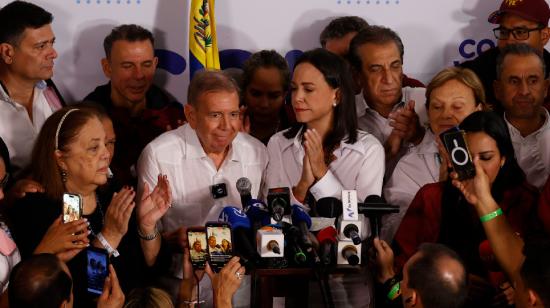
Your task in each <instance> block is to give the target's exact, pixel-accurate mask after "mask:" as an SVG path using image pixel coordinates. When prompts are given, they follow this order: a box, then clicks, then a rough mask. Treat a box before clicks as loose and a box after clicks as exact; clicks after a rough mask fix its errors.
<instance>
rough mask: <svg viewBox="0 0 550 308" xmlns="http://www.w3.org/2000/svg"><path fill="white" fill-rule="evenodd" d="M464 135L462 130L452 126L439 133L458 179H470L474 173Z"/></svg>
mask: <svg viewBox="0 0 550 308" xmlns="http://www.w3.org/2000/svg"><path fill="white" fill-rule="evenodd" d="M465 135H466V133H465V132H464V131H463V130H459V129H458V128H457V127H453V128H451V129H449V130H447V131H445V132H443V133H441V136H440V137H441V140H442V141H443V145H444V146H445V149H446V150H447V153H448V154H449V158H450V159H451V163H452V164H453V169H454V170H455V172H456V173H457V175H458V179H459V180H466V179H470V178H473V177H474V176H475V175H476V168H475V166H474V163H473V161H472V155H471V154H470V150H469V149H468V144H467V142H466V139H465Z"/></svg>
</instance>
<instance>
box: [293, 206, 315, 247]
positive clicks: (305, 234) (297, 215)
mask: <svg viewBox="0 0 550 308" xmlns="http://www.w3.org/2000/svg"><path fill="white" fill-rule="evenodd" d="M292 224H293V225H295V226H297V227H298V229H300V240H301V242H302V245H304V248H305V249H306V250H307V251H309V250H310V249H311V247H312V246H313V244H312V243H311V240H310V239H309V228H311V217H309V215H308V213H306V212H305V211H304V209H302V207H300V206H299V205H296V204H293V205H292Z"/></svg>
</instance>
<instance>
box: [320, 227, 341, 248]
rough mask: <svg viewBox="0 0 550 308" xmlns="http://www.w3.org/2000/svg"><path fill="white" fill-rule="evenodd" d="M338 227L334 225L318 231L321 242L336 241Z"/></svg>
mask: <svg viewBox="0 0 550 308" xmlns="http://www.w3.org/2000/svg"><path fill="white" fill-rule="evenodd" d="M336 233H337V232H336V228H334V227H333V226H330V227H326V228H323V229H321V230H320V231H319V233H317V240H318V241H319V243H321V244H322V243H326V242H329V243H336Z"/></svg>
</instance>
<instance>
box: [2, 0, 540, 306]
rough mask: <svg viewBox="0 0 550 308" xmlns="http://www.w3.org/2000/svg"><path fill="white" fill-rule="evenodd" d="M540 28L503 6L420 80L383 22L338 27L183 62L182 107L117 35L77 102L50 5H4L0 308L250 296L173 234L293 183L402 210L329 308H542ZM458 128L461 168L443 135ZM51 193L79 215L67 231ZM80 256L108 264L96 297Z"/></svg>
mask: <svg viewBox="0 0 550 308" xmlns="http://www.w3.org/2000/svg"><path fill="white" fill-rule="evenodd" d="M549 19H550V7H549V6H548V3H547V2H546V1H545V0H528V1H527V0H526V1H507V0H505V1H503V2H502V4H501V5H500V7H499V8H498V9H497V10H496V11H495V12H493V13H492V14H490V16H489V18H488V21H489V22H490V23H493V24H495V25H496V28H495V29H494V30H493V32H494V35H495V38H496V40H497V42H498V44H497V45H498V46H496V47H494V48H491V49H489V50H487V51H485V52H484V53H483V54H481V55H480V56H479V57H478V58H476V59H474V60H471V61H467V62H465V63H462V64H460V65H458V66H456V67H447V68H442V69H441V71H440V72H438V73H437V74H436V75H435V76H434V77H433V78H432V79H431V81H430V82H429V83H428V84H427V86H424V84H422V82H420V81H418V80H416V79H414V78H411V77H408V76H406V75H405V74H404V73H403V59H404V52H405V46H404V44H403V42H402V40H401V38H400V37H399V35H398V34H397V33H396V32H395V31H393V30H391V29H389V28H387V27H384V26H381V25H369V24H368V23H367V22H366V21H365V20H363V19H362V18H360V17H357V16H345V17H339V18H335V19H334V20H332V21H331V22H330V23H329V24H328V25H327V26H326V28H325V29H324V30H323V31H322V33H321V34H320V45H321V48H316V49H313V50H309V51H306V52H304V53H303V54H302V55H301V56H300V57H299V59H298V60H297V61H296V63H295V65H294V67H293V68H292V70H291V69H290V68H289V66H288V64H287V63H286V61H285V59H284V58H283V57H282V56H281V55H280V54H278V53H277V52H276V51H274V50H261V51H258V52H256V53H254V54H252V55H251V56H250V58H249V59H248V60H247V61H246V62H245V63H244V64H243V67H242V70H241V71H239V72H237V75H238V76H237V77H238V78H235V75H236V74H235V73H233V74H232V75H230V74H228V73H227V72H224V71H219V70H204V71H200V72H197V73H196V74H195V75H194V76H193V78H192V80H191V81H190V84H189V87H188V91H187V100H186V102H185V104H180V103H179V102H177V101H176V100H175V99H174V98H173V97H172V96H171V95H170V94H169V93H167V92H166V91H165V90H163V89H162V88H160V87H158V86H157V85H154V84H153V77H154V75H155V71H156V67H157V63H158V59H157V58H156V57H155V54H154V43H155V40H154V37H153V35H152V34H151V32H150V31H149V30H147V29H145V28H143V27H141V26H139V25H135V24H125V25H120V26H117V27H115V28H114V29H112V31H111V32H110V33H107V34H106V37H105V40H104V42H103V46H104V50H105V57H104V58H103V59H102V60H101V63H98V69H99V65H100V66H101V69H102V70H103V72H104V74H105V76H106V77H107V78H108V79H109V82H108V83H107V84H105V85H100V86H98V87H97V88H95V90H94V91H92V92H91V93H90V94H88V95H86V97H85V98H83V100H82V101H81V102H74V103H73V102H71V103H69V102H65V101H64V99H63V95H62V93H60V92H59V91H58V90H57V88H56V87H55V84H54V83H53V81H52V77H53V72H54V60H55V59H56V57H57V53H56V50H55V48H54V43H55V34H54V33H53V30H52V26H51V25H52V22H53V15H52V14H51V13H49V12H47V11H46V10H44V9H43V8H41V7H39V6H37V5H35V4H32V3H29V2H25V1H13V2H11V3H9V4H7V5H5V6H4V7H2V8H1V9H0V58H1V59H0V85H1V89H0V137H1V138H0V154H1V159H0V203H1V207H0V213H1V214H0V286H1V287H2V290H0V291H2V294H1V295H0V307H73V306H74V307H195V306H199V305H200V306H203V305H204V306H207V307H211V306H215V307H232V306H235V307H247V306H249V305H250V298H251V294H250V293H251V283H252V282H251V278H250V275H245V268H244V267H243V266H242V265H241V263H240V262H239V257H237V256H236V257H233V258H232V259H231V260H230V261H229V262H228V263H227V264H226V265H225V266H224V267H223V269H221V271H220V272H219V273H215V272H213V271H212V270H211V269H210V267H209V266H208V265H207V266H206V269H205V270H194V269H193V267H192V264H191V260H190V254H197V253H199V254H201V255H204V254H205V251H204V249H206V245H211V246H212V247H218V245H219V247H220V248H217V249H219V251H223V252H232V251H234V249H233V247H232V245H233V243H232V242H230V241H228V240H227V239H223V240H220V239H218V240H217V239H216V238H215V237H214V236H211V238H209V239H207V241H205V242H204V243H202V242H200V241H198V240H193V241H192V242H191V244H189V243H188V240H187V233H186V230H187V228H189V227H195V226H204V225H205V223H206V222H208V221H214V220H217V219H218V215H219V213H220V212H221V211H222V209H223V208H224V206H227V205H237V204H241V197H240V194H239V191H238V190H237V188H236V187H235V183H236V182H237V180H238V179H240V178H242V177H246V178H248V179H249V180H250V182H251V184H252V187H251V195H252V196H257V197H258V199H265V197H266V196H267V192H268V189H269V188H273V187H289V188H290V197H291V201H292V204H297V205H299V206H301V207H303V208H304V209H306V210H310V209H315V205H316V202H317V201H318V200H319V199H322V198H326V197H336V198H340V196H341V193H342V190H356V191H357V197H358V199H360V200H365V198H366V197H367V196H370V195H378V196H382V197H383V198H385V200H386V201H387V202H388V203H389V204H393V205H397V206H399V209H400V212H399V213H395V214H391V215H387V216H385V217H384V219H383V223H382V232H381V234H380V237H379V238H378V237H377V238H374V240H373V241H372V242H369V244H368V245H363V246H364V247H365V249H366V250H369V253H364V254H363V255H365V256H366V255H369V256H370V258H369V259H370V260H369V262H370V263H369V265H368V266H367V267H365V270H363V271H358V272H349V273H345V274H335V275H332V276H331V279H330V280H329V285H330V289H331V291H332V296H333V299H334V303H335V305H336V306H337V307H394V306H396V307H489V306H493V307H506V306H510V305H516V306H518V307H535V306H537V307H541V306H542V307H550V296H549V295H550V264H548V262H547V261H548V260H549V259H550V114H549V109H550V103H549V102H550V96H549V95H548V93H549V91H550V89H549V88H550V87H549V82H550V81H549V79H548V75H549V74H548V67H549V65H550V54H549V53H548V51H547V50H546V49H545V48H544V46H545V45H546V43H547V42H548V40H549V39H550V28H549V27H548V21H549ZM455 127H457V128H458V129H459V130H461V131H462V132H463V133H464V139H465V141H466V143H467V148H468V150H469V153H470V154H469V155H470V156H471V159H472V164H473V168H475V175H474V176H473V177H472V178H468V179H464V178H462V177H461V176H459V174H458V172H457V170H456V169H454V167H453V164H452V161H451V160H452V157H451V156H450V153H448V152H447V150H446V148H445V146H444V144H443V143H442V141H441V139H440V134H441V133H443V132H445V131H447V130H449V129H453V128H455ZM64 193H71V194H77V195H79V196H80V198H81V203H82V204H81V205H82V206H81V209H82V215H81V218H80V219H76V220H73V221H70V222H64V221H63V210H62V209H63V195H64ZM361 223H362V228H361V230H362V233H363V234H361V235H362V238H364V239H366V238H368V236H369V231H368V230H369V227H368V226H369V221H368V219H367V218H365V217H362V222H361ZM365 243H367V242H365ZM202 245H205V247H204V248H202ZM90 246H92V247H96V248H101V249H104V250H105V251H106V253H108V255H109V256H110V258H109V259H110V265H109V266H108V268H105V269H104V272H105V271H106V272H108V275H107V278H106V279H105V284H104V287H103V293H102V294H101V295H99V296H97V295H93V294H92V293H90V292H88V290H87V272H86V268H87V262H88V261H87V259H86V258H87V256H86V250H87V249H89V248H88V247H90ZM204 273H206V274H207V275H204ZM312 293H314V292H312ZM319 300H320V299H319V298H318V297H315V296H310V299H309V302H310V305H311V306H312V307H317V306H319V305H321V302H319Z"/></svg>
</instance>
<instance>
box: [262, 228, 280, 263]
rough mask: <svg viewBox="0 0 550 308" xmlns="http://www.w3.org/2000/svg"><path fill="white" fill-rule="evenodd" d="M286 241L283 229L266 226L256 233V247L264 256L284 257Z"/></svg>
mask: <svg viewBox="0 0 550 308" xmlns="http://www.w3.org/2000/svg"><path fill="white" fill-rule="evenodd" d="M284 243H285V236H284V234H283V231H282V230H281V229H278V228H274V227H272V226H265V227H263V228H261V229H260V230H258V232H257V233H256V247H257V250H258V253H259V254H260V257H262V258H274V257H282V256H283V255H284Z"/></svg>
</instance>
